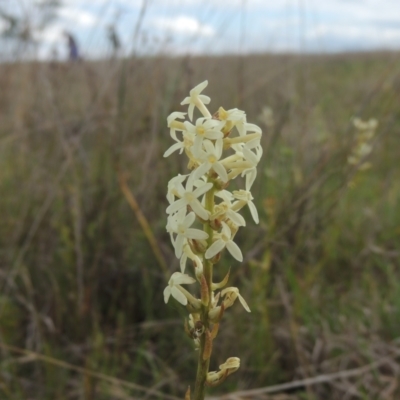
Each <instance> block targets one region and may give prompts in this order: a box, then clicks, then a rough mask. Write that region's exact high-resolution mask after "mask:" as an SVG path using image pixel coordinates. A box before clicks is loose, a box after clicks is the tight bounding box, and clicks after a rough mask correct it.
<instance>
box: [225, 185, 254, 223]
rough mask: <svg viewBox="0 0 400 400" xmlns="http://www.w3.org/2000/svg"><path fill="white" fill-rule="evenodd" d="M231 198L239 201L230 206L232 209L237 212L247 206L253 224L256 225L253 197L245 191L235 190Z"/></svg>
mask: <svg viewBox="0 0 400 400" xmlns="http://www.w3.org/2000/svg"><path fill="white" fill-rule="evenodd" d="M233 197H234V198H235V199H238V200H239V201H238V202H236V203H235V204H234V205H233V206H232V209H233V210H235V211H238V210H240V209H241V208H242V207H243V206H245V205H246V204H247V205H248V206H249V209H250V213H251V216H252V217H253V219H254V222H255V223H256V224H258V223H259V218H258V212H257V208H256V206H255V205H254V203H253V199H254V197H253V196H252V194H251V193H250V192H249V191H247V190H235V191H234V192H233Z"/></svg>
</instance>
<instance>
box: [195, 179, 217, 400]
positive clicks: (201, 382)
mask: <svg viewBox="0 0 400 400" xmlns="http://www.w3.org/2000/svg"><path fill="white" fill-rule="evenodd" d="M209 181H210V180H209ZM205 208H206V210H207V211H210V212H211V214H213V212H214V188H213V189H211V190H209V191H208V192H207V193H206V204H205ZM203 230H204V231H205V232H206V233H207V234H208V239H207V248H209V247H210V246H211V245H212V243H213V235H214V231H213V229H212V228H211V226H210V224H209V223H206V224H204V225H203ZM203 264H204V265H203V272H204V277H205V278H206V282H207V286H208V293H209V299H210V303H209V304H208V305H207V306H202V307H201V313H200V318H201V322H202V323H203V325H204V328H205V329H209V320H208V312H209V311H210V307H211V298H212V297H211V292H212V290H211V284H212V275H213V264H212V262H211V261H210V260H206V259H204V260H203ZM205 341H206V340H205V335H202V336H201V338H200V348H199V358H198V364H197V374H196V383H195V387H194V397H193V399H194V400H204V397H205V389H206V388H205V386H206V380H207V374H208V370H209V367H210V358H208V359H207V360H203V353H204V347H205Z"/></svg>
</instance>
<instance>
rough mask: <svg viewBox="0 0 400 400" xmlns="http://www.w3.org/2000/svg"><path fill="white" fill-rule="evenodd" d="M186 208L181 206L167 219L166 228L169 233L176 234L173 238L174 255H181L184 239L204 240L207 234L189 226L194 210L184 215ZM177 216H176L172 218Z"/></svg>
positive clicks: (193, 216) (192, 219)
mask: <svg viewBox="0 0 400 400" xmlns="http://www.w3.org/2000/svg"><path fill="white" fill-rule="evenodd" d="M185 213H186V210H185V208H182V209H181V210H179V211H178V212H177V213H176V214H174V215H173V216H172V217H171V218H169V221H168V225H167V226H168V227H167V230H168V232H170V233H175V234H176V235H177V236H176V238H175V240H174V243H173V244H174V247H175V256H176V257H177V258H180V257H181V255H182V249H183V245H184V244H185V240H186V239H197V240H205V239H207V238H208V234H207V233H206V232H204V231H201V230H200V229H193V228H190V227H191V226H192V225H193V222H194V220H195V219H196V215H195V213H194V212H191V213H189V214H188V215H186V216H185ZM175 216H177V217H176V218H174V217H175Z"/></svg>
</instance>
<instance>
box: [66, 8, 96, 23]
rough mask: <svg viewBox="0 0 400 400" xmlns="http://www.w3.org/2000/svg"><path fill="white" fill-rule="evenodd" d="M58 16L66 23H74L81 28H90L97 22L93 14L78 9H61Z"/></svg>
mask: <svg viewBox="0 0 400 400" xmlns="http://www.w3.org/2000/svg"><path fill="white" fill-rule="evenodd" d="M58 15H59V16H60V17H61V18H62V19H65V20H67V22H74V23H76V24H78V25H80V26H82V27H91V26H94V25H96V24H97V22H98V21H97V18H96V17H95V16H94V15H93V14H91V13H89V12H87V11H84V10H81V9H78V8H61V9H60V10H59V12H58Z"/></svg>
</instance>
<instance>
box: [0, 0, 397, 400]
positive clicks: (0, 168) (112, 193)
mask: <svg viewBox="0 0 400 400" xmlns="http://www.w3.org/2000/svg"><path fill="white" fill-rule="evenodd" d="M399 49H400V3H399V2H397V1H394V0H381V1H379V2H378V1H374V0H357V1H343V0H329V1H326V2H317V1H315V0H298V1H296V0H287V1H282V2H278V1H275V2H272V1H266V0H264V1H263V0H247V1H246V0H241V1H235V0H231V1H224V0H219V1H214V0H208V1H206V0H203V1H199V0H170V1H168V0H147V1H146V0H144V1H140V0H90V1H88V0H86V1H83V0H70V1H68V0H64V1H61V0H60V1H58V0H40V1H39V0H38V1H34V0H1V1H0V191H1V196H0V209H1V219H2V221H1V224H0V399H11V400H25V399H32V400H33V399H34V400H53V399H57V400H58V399H60V400H61V399H65V400H67V399H68V400H69V399H71V400H75V399H84V400H102V399H152V398H158V399H177V398H183V396H184V393H185V391H186V388H187V386H188V385H189V384H191V385H193V381H194V371H195V367H196V363H197V354H196V352H195V351H194V350H193V345H192V341H191V340H190V339H189V338H188V337H186V335H185V333H184V330H183V320H184V317H185V316H186V313H185V312H184V310H182V308H181V307H180V306H179V305H178V304H177V303H175V302H174V301H172V300H171V301H170V302H169V303H168V304H167V305H165V304H164V301H163V297H162V292H163V289H164V287H165V285H166V283H167V280H168V278H169V276H170V275H171V273H172V272H175V271H177V270H178V268H179V266H178V260H177V259H176V258H175V256H174V253H173V249H172V245H171V244H170V241H169V235H168V234H167V233H166V231H165V225H166V214H165V209H166V207H167V200H166V197H165V195H166V191H167V182H168V180H169V179H171V177H173V176H175V175H176V174H177V173H184V172H185V171H186V169H185V168H186V161H185V160H184V157H179V155H177V154H176V153H175V154H173V155H172V156H170V157H169V158H167V159H164V158H163V153H164V152H165V150H166V149H167V148H169V147H170V145H171V144H172V141H171V138H170V136H169V131H168V129H167V124H166V117H167V116H168V115H169V114H170V113H171V112H173V111H186V106H181V105H180V102H181V101H182V100H183V99H184V98H185V97H186V96H187V94H188V91H189V90H190V89H191V88H193V87H194V86H195V85H197V84H198V83H200V82H202V81H204V80H205V79H208V81H209V86H208V87H207V88H206V90H205V94H207V95H209V96H210V97H211V99H212V101H211V104H210V107H209V108H210V111H211V112H212V113H213V112H215V111H216V110H217V109H218V108H219V107H220V106H223V107H224V108H225V109H230V108H234V107H238V108H240V109H243V110H245V111H246V113H247V119H248V121H249V122H251V123H255V124H257V125H259V126H260V127H261V128H262V129H263V138H262V143H263V147H264V155H263V158H262V160H261V162H260V164H259V169H258V171H259V172H258V177H257V180H256V183H255V184H254V186H253V188H254V193H253V195H254V197H255V203H256V205H257V208H258V210H259V214H260V220H261V221H260V224H259V225H255V224H253V223H252V222H251V218H248V217H249V215H248V214H249V213H248V210H247V209H246V210H244V214H245V215H244V216H245V218H246V220H247V221H248V224H247V227H246V228H244V229H242V230H240V231H239V233H238V235H237V236H236V239H235V240H236V242H237V243H238V244H239V246H240V247H241V249H242V252H243V254H244V257H245V260H244V262H243V263H242V264H239V263H237V262H236V261H235V260H234V259H232V258H231V257H230V256H229V255H228V254H225V255H224V257H222V261H221V263H220V264H219V265H218V268H216V275H217V278H222V277H223V276H224V275H225V273H226V271H227V270H228V268H229V267H232V269H231V277H230V285H231V286H237V287H239V288H240V291H241V293H242V294H243V296H244V297H245V299H246V300H247V302H248V304H249V305H250V308H251V310H252V313H251V314H248V313H246V312H245V311H244V310H243V309H242V308H241V307H240V306H239V305H236V306H235V307H233V308H232V309H231V311H230V312H229V313H226V314H225V316H224V320H223V324H222V325H221V329H220V334H219V336H218V338H217V340H216V342H215V343H214V353H213V359H212V362H211V369H217V368H218V365H219V364H221V363H222V362H224V361H225V360H226V358H227V357H230V356H238V357H240V358H241V365H242V366H241V368H240V370H239V371H238V372H236V373H235V374H234V375H232V376H231V377H229V379H228V380H227V381H226V382H225V383H224V384H223V385H221V386H220V387H217V388H215V389H212V390H210V391H209V396H213V398H217V397H218V396H221V395H222V394H225V397H224V398H225V399H228V398H235V399H240V398H246V399H256V398H257V399H275V400H278V399H279V400H284V399H296V400H298V399H321V400H322V399H324V400H326V399H332V400H336V399H338V400H344V399H350V400H352V399H393V400H395V399H398V398H400V387H399V384H398V378H399V372H400V270H399V267H400V265H399V264H400V245H399V243H400V167H399V161H398V159H399V155H400V147H399V144H400V137H399V131H400V98H399V96H400V75H399V73H400V53H399ZM293 381H294V382H295V383H293ZM290 382H292V384H288V385H286V383H290ZM276 385H278V386H276ZM228 393H231V395H230V397H229V396H228V395H227V394H228Z"/></svg>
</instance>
